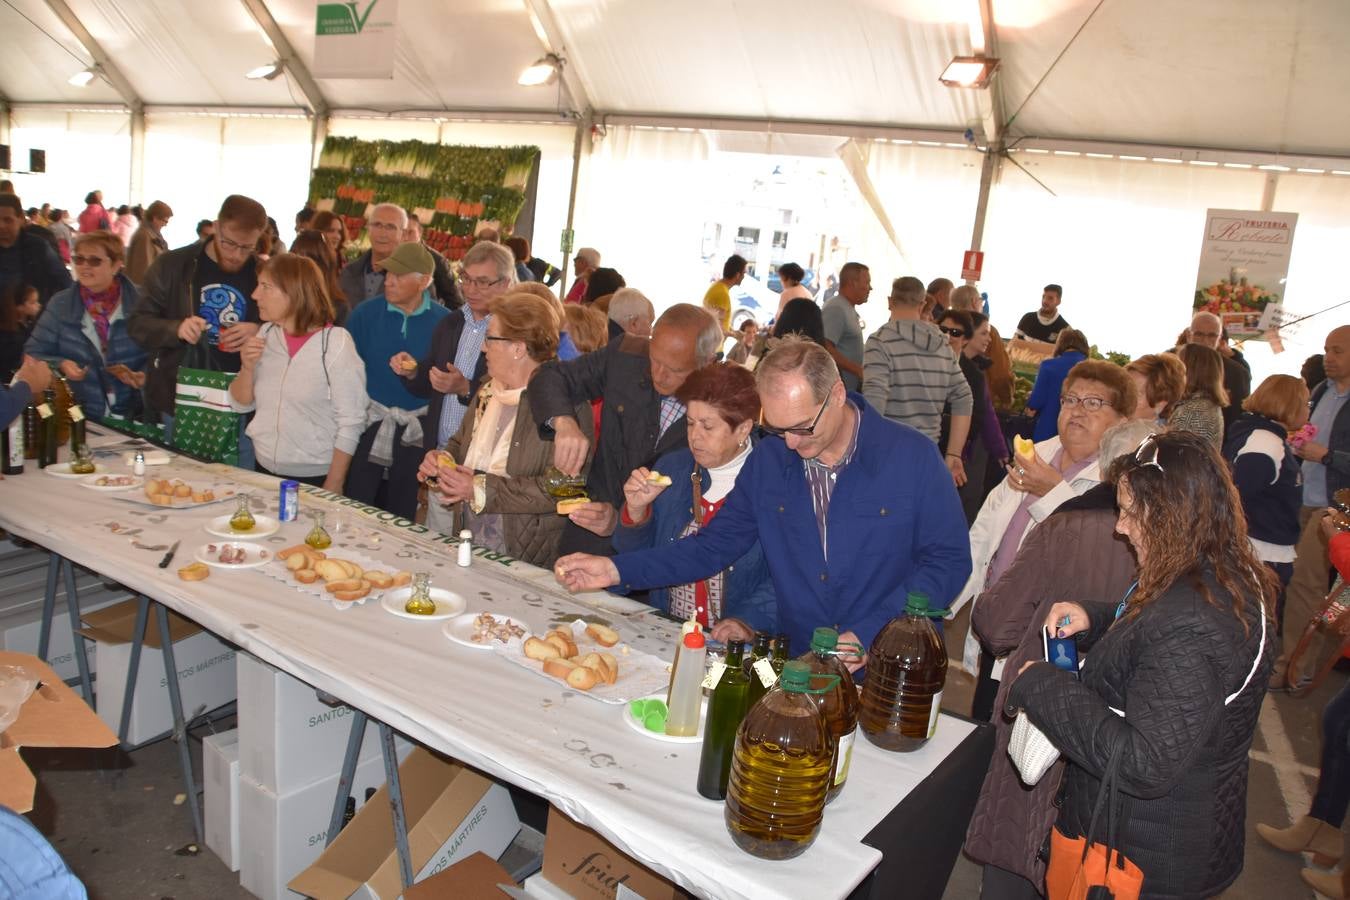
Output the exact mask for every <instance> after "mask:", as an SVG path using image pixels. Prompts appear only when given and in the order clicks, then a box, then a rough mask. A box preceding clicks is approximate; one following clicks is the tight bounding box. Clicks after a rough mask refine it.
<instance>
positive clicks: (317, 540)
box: [305, 510, 333, 550]
mask: <svg viewBox="0 0 1350 900" xmlns="http://www.w3.org/2000/svg"><path fill="white" fill-rule="evenodd" d="M323 517H324V513H323V510H316V511H315V513H314V527H313V528H311V529H310V530H309V534H307V535H305V543H306V544H309V545H310V546H311V547H313V548H314V549H315V550H327V549H328V548H329V547H331V546H333V539H332V538H331V537H329V535H328V530H327V529H325V528H324V527H323Z"/></svg>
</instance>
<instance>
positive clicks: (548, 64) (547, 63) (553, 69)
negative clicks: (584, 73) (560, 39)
mask: <svg viewBox="0 0 1350 900" xmlns="http://www.w3.org/2000/svg"><path fill="white" fill-rule="evenodd" d="M561 69H562V59H561V58H560V57H559V56H557V54H554V53H549V54H548V55H546V56H541V57H539V58H538V59H536V60H535V61H534V62H533V63H532V64H531V65H529V66H527V67H526V68H525V71H524V72H521V73H520V77H519V78H517V79H516V83H517V84H523V85H525V86H526V87H535V86H537V85H541V84H548V83H549V82H551V81H552V80H553V79H554V78H555V77H557V75H558V72H559V70H561Z"/></svg>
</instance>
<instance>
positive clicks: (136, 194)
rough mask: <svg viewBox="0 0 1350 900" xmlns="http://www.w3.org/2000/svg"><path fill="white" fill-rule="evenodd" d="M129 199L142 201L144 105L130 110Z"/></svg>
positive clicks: (143, 198)
mask: <svg viewBox="0 0 1350 900" xmlns="http://www.w3.org/2000/svg"><path fill="white" fill-rule="evenodd" d="M130 181H131V199H132V200H135V201H136V202H137V203H144V202H145V201H146V199H147V198H146V197H145V195H144V192H145V107H144V106H141V107H138V108H136V109H133V110H132V111H131V179H130Z"/></svg>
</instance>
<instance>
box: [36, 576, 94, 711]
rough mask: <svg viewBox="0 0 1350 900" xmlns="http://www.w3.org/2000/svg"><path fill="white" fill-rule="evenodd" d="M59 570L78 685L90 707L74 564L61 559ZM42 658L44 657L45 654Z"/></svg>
mask: <svg viewBox="0 0 1350 900" xmlns="http://www.w3.org/2000/svg"><path fill="white" fill-rule="evenodd" d="M61 571H62V573H63V575H64V576H65V582H66V615H67V617H68V618H69V619H70V640H71V643H72V644H74V646H75V663H76V665H78V666H79V669H80V687H81V689H83V691H84V702H85V703H88V704H89V707H90V708H91V709H92V708H93V706H94V682H93V679H92V678H90V677H89V656H88V654H87V653H86V652H85V646H84V635H82V634H80V592H79V588H77V587H76V586H75V566H74V565H72V564H71V562H70V560H68V559H62V560H61ZM44 624H48V623H45V622H44ZM43 658H44V659H46V657H45V656H44V657H43Z"/></svg>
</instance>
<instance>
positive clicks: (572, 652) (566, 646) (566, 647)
mask: <svg viewBox="0 0 1350 900" xmlns="http://www.w3.org/2000/svg"><path fill="white" fill-rule="evenodd" d="M544 641H545V642H546V643H549V644H552V645H553V646H554V647H557V648H558V655H559V656H561V657H564V658H566V659H571V658H572V657H574V656H576V655H577V645H576V644H575V643H574V642H573V641H572V640H571V639H570V638H566V637H563V636H562V635H561V634H559V633H558V632H556V631H553V632H550V633H549V635H548V637H546V638H544Z"/></svg>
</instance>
